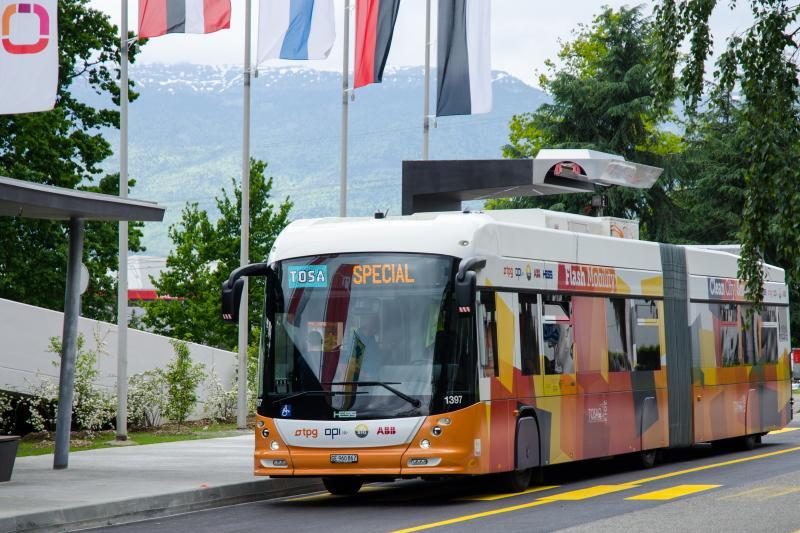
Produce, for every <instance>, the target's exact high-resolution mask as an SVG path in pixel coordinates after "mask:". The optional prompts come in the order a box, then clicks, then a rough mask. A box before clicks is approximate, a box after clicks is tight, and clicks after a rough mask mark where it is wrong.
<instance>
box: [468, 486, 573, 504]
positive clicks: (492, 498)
mask: <svg viewBox="0 0 800 533" xmlns="http://www.w3.org/2000/svg"><path fill="white" fill-rule="evenodd" d="M558 487H559V486H558V485H545V486H542V487H533V488H532V489H528V490H523V491H522V492H509V493H506V494H491V495H489V496H478V497H475V498H464V499H465V500H468V501H475V502H493V501H496V500H503V499H505V498H513V497H514V496H524V495H526V494H531V493H533V492H542V491H543V490H550V489H557V488H558Z"/></svg>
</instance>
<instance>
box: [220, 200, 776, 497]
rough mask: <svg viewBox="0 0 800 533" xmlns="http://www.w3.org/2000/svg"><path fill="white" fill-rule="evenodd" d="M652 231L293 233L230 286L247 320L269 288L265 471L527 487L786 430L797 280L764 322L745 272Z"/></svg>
mask: <svg viewBox="0 0 800 533" xmlns="http://www.w3.org/2000/svg"><path fill="white" fill-rule="evenodd" d="M631 224H633V225H632V226H631ZM621 226H625V229H624V231H622V230H620V227H621ZM611 235H622V236H627V237H629V238H619V237H612V236H611ZM637 236H638V231H637V228H636V226H635V223H630V222H626V221H618V220H615V219H609V218H592V217H582V216H577V215H568V214H564V213H556V212H549V211H543V210H513V211H488V212H485V213H467V212H465V213H459V212H456V213H426V214H416V215H411V216H402V217H388V218H347V219H337V218H332V219H318V220H300V221H297V222H294V223H292V224H290V225H289V226H288V227H287V228H286V229H285V230H284V231H283V232H282V233H281V235H280V236H279V237H278V239H277V240H276V242H275V246H274V248H273V249H272V252H271V254H270V257H269V258H268V261H267V262H265V263H260V264H254V265H249V266H247V267H244V268H243V269H239V270H237V271H235V272H234V273H233V274H232V275H231V278H230V279H229V280H228V282H226V284H225V286H224V289H223V315H224V317H225V318H226V319H227V320H231V321H232V320H236V318H237V312H236V310H237V309H238V307H239V306H238V298H237V294H241V290H242V289H241V286H242V283H243V279H241V278H242V277H243V276H266V278H267V283H266V287H267V289H266V296H265V302H264V318H263V328H262V332H263V336H262V339H261V348H262V349H261V359H260V361H261V365H260V370H259V373H260V374H259V383H260V385H259V391H258V409H257V410H258V412H257V428H256V448H255V473H256V475H260V476H274V477H289V476H317V477H321V478H322V479H323V481H324V483H325V486H326V487H327V488H328V490H329V491H330V492H332V493H335V494H352V493H355V492H356V491H358V490H359V488H360V487H361V485H362V483H364V482H365V481H370V480H374V479H382V480H386V479H398V478H407V477H426V476H429V477H437V478H438V477H442V476H465V475H469V476H472V475H483V474H493V475H495V477H496V478H498V479H499V480H500V481H502V482H503V483H504V484H505V486H506V487H507V488H509V489H511V490H521V489H523V488H524V487H526V486H527V485H528V484H529V482H530V480H531V475H532V473H534V472H535V471H536V469H538V468H541V467H546V466H547V465H553V464H558V463H565V462H568V461H577V460H583V459H589V458H597V457H606V456H612V455H619V454H633V453H635V454H639V455H640V457H641V459H642V461H643V463H644V464H652V462H653V461H654V460H655V457H656V453H657V451H658V450H662V449H665V448H670V447H683V446H691V445H693V444H695V443H700V442H709V441H721V440H729V439H738V440H739V441H740V442H741V443H743V444H745V445H748V446H753V445H755V444H756V443H757V442H758V441H759V439H760V436H761V435H763V434H765V433H766V432H768V431H770V430H773V429H777V428H780V427H782V426H784V425H786V424H787V423H788V422H789V421H790V419H791V417H792V413H791V408H790V399H791V384H790V380H791V376H790V362H789V353H790V348H789V338H790V337H789V312H788V291H787V288H786V285H785V283H784V273H783V270H781V269H779V268H775V267H772V266H765V275H766V279H765V283H764V307H763V309H762V310H761V311H760V312H758V313H753V311H752V309H751V306H750V304H748V303H747V301H745V298H744V292H743V285H742V283H741V282H740V281H739V280H737V279H736V274H737V260H738V258H737V256H736V255H733V254H730V253H725V252H721V251H714V250H708V249H703V248H696V247H682V246H672V245H664V244H658V243H652V242H643V241H639V240H637V239H636V237H637Z"/></svg>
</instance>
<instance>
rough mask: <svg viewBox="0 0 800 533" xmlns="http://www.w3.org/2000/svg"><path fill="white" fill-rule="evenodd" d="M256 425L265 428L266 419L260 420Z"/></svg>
mask: <svg viewBox="0 0 800 533" xmlns="http://www.w3.org/2000/svg"><path fill="white" fill-rule="evenodd" d="M256 425H257V426H258V427H260V428H263V427H264V421H263V420H259V421H258V423H257V424H256Z"/></svg>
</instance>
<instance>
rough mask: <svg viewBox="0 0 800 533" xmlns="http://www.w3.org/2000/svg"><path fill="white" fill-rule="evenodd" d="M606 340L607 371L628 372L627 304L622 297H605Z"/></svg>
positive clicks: (629, 360) (630, 365) (629, 367)
mask: <svg viewBox="0 0 800 533" xmlns="http://www.w3.org/2000/svg"><path fill="white" fill-rule="evenodd" d="M605 300H606V342H607V347H608V371H609V372H630V371H631V369H632V367H633V365H632V364H631V356H630V351H629V350H628V327H627V324H629V323H630V321H629V319H628V314H629V304H628V300H626V299H624V298H606V299H605Z"/></svg>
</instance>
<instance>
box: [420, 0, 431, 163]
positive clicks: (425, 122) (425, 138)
mask: <svg viewBox="0 0 800 533" xmlns="http://www.w3.org/2000/svg"><path fill="white" fill-rule="evenodd" d="M424 83H425V97H424V98H423V110H422V159H424V160H427V159H428V152H429V146H430V134H431V118H430V107H431V0H425V82H424Z"/></svg>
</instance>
